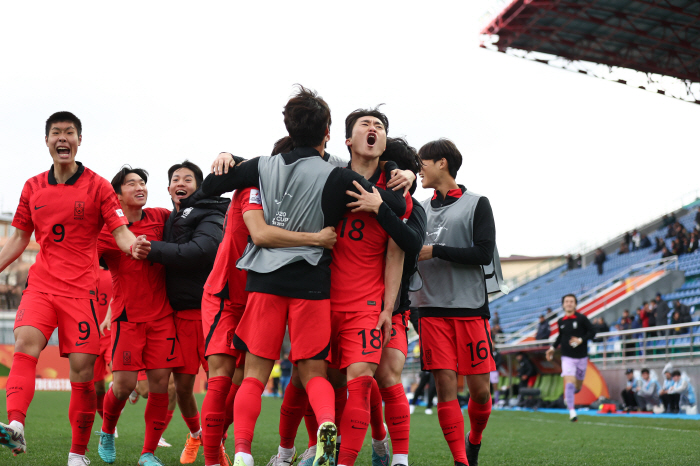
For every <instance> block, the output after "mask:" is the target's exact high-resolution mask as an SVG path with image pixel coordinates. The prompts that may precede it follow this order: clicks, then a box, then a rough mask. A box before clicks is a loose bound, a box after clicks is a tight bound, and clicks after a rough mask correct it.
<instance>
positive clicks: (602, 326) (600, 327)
mask: <svg viewBox="0 0 700 466" xmlns="http://www.w3.org/2000/svg"><path fill="white" fill-rule="evenodd" d="M593 328H594V329H595V333H596V334H598V333H605V332H609V331H610V326H609V325H608V324H607V323H605V320H604V319H603V318H602V317H597V318H595V319H593ZM593 341H595V342H596V343H600V342H602V341H603V339H602V338H594V339H593Z"/></svg>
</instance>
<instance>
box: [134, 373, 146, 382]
mask: <svg viewBox="0 0 700 466" xmlns="http://www.w3.org/2000/svg"><path fill="white" fill-rule="evenodd" d="M144 380H148V374H146V371H139V375H138V377H136V381H137V382H142V381H144Z"/></svg>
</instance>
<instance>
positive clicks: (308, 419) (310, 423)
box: [304, 403, 338, 448]
mask: <svg viewBox="0 0 700 466" xmlns="http://www.w3.org/2000/svg"><path fill="white" fill-rule="evenodd" d="M304 423H305V424H306V431H307V432H308V433H309V445H308V448H311V447H313V446H314V445H316V442H317V441H318V439H317V438H316V437H317V433H318V422H316V413H314V410H313V409H312V408H311V403H307V404H306V411H305V412H304ZM337 427H338V426H337V425H336V428H337Z"/></svg>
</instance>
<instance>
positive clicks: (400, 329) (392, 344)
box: [386, 311, 411, 358]
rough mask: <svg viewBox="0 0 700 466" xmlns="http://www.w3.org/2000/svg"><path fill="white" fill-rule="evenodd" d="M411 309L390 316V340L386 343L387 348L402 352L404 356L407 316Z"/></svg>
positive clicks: (406, 337)
mask: <svg viewBox="0 0 700 466" xmlns="http://www.w3.org/2000/svg"><path fill="white" fill-rule="evenodd" d="M410 314H411V311H405V312H402V313H401V314H394V315H393V316H391V340H389V344H388V345H386V347H387V348H394V349H397V350H399V351H401V352H402V353H403V357H404V358H405V357H406V355H407V354H408V317H409V315H410Z"/></svg>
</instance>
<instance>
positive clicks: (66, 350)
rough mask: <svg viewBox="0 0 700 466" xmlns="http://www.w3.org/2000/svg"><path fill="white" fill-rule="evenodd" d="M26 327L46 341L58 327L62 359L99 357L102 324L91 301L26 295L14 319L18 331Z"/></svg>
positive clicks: (34, 294) (35, 292)
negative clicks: (90, 355) (71, 355)
mask: <svg viewBox="0 0 700 466" xmlns="http://www.w3.org/2000/svg"><path fill="white" fill-rule="evenodd" d="M24 326H29V327H34V328H36V329H37V330H39V331H40V332H41V333H43V334H44V338H46V341H48V340H49V339H50V338H51V334H52V333H53V331H54V330H55V329H56V327H58V347H59V351H60V353H61V357H64V358H67V357H68V355H69V354H71V353H85V354H99V353H100V330H99V329H100V324H98V323H97V313H96V312H95V304H94V302H93V301H92V300H91V299H87V298H67V297H65V296H56V295H52V294H48V293H39V292H37V291H25V292H24V294H23V295H22V300H21V301H20V303H19V310H18V311H17V315H16V316H15V329H16V328H18V327H24Z"/></svg>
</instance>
